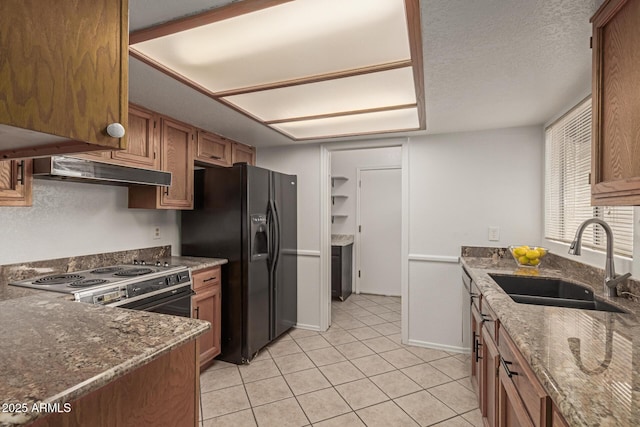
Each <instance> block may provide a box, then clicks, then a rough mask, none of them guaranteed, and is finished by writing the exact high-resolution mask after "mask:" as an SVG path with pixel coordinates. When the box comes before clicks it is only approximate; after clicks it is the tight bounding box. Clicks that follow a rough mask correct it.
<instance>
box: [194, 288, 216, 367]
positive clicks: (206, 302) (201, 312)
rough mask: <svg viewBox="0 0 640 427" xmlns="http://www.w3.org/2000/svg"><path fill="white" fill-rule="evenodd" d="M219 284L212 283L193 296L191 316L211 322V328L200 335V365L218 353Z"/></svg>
mask: <svg viewBox="0 0 640 427" xmlns="http://www.w3.org/2000/svg"><path fill="white" fill-rule="evenodd" d="M220 308H221V305H220V285H219V284H218V285H214V286H211V287H209V288H206V289H204V290H201V291H200V292H198V293H196V295H195V296H194V297H193V317H194V318H196V319H201V320H206V321H207V322H210V323H211V329H209V330H208V331H207V332H206V333H205V334H203V335H200V337H199V338H198V339H199V342H200V366H204V365H205V364H207V363H208V362H210V361H211V360H213V358H214V357H216V356H217V355H218V354H220Z"/></svg>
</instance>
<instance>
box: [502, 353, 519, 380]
mask: <svg viewBox="0 0 640 427" xmlns="http://www.w3.org/2000/svg"><path fill="white" fill-rule="evenodd" d="M500 364H501V365H502V367H503V368H504V372H505V373H506V374H507V376H508V377H509V378H511V377H513V376H514V375H518V373H517V372H511V370H509V365H512V364H513V363H512V362H507V361H506V360H504V358H503V357H502V356H500Z"/></svg>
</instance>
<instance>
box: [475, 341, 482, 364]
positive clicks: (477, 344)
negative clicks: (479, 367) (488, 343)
mask: <svg viewBox="0 0 640 427" xmlns="http://www.w3.org/2000/svg"><path fill="white" fill-rule="evenodd" d="M475 347H476V362H478V361H480V359H482V357H481V356H480V347H482V344H480V341H478V340H477V339H476V343H475Z"/></svg>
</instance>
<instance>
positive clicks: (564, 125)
mask: <svg viewBox="0 0 640 427" xmlns="http://www.w3.org/2000/svg"><path fill="white" fill-rule="evenodd" d="M545 139H546V141H545V237H546V238H547V239H552V240H559V241H562V242H571V241H572V240H573V238H574V236H575V233H576V230H577V229H578V226H579V225H580V224H581V223H582V222H583V221H585V220H587V219H589V218H593V217H597V218H601V219H603V220H604V221H606V222H607V223H608V224H609V225H610V226H611V229H612V230H613V236H614V242H615V245H614V251H615V253H616V254H618V255H624V256H632V255H633V208H632V207H631V206H616V207H602V206H600V207H595V206H591V185H590V184H589V173H590V172H591V99H590V98H588V99H586V100H585V101H583V102H581V103H580V104H579V105H577V106H576V107H575V108H574V109H573V110H571V111H570V112H569V113H567V114H566V115H565V116H563V117H562V118H561V119H559V120H558V121H556V122H555V123H553V124H552V125H551V126H549V127H548V128H547V129H546V138H545ZM582 244H583V245H584V246H587V247H591V248H594V249H600V250H604V249H605V247H606V236H605V234H604V231H603V230H602V228H601V227H600V226H598V225H595V226H589V227H588V228H587V229H586V230H585V232H584V234H583V236H582Z"/></svg>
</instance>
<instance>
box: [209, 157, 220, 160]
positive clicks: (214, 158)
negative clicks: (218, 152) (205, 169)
mask: <svg viewBox="0 0 640 427" xmlns="http://www.w3.org/2000/svg"><path fill="white" fill-rule="evenodd" d="M209 157H210V158H212V159H213V160H220V159H221V158H222V157H220V156H209Z"/></svg>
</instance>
